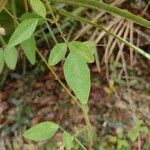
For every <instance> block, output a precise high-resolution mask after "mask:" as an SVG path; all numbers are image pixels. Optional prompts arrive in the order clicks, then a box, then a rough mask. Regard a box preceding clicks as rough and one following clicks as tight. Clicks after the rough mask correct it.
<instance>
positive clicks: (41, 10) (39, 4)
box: [30, 0, 46, 18]
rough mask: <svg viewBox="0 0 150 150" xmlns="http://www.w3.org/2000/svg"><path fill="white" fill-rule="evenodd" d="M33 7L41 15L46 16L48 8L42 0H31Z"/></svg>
mask: <svg viewBox="0 0 150 150" xmlns="http://www.w3.org/2000/svg"><path fill="white" fill-rule="evenodd" d="M30 4H31V7H32V9H33V10H34V11H35V12H36V13H37V14H38V15H40V16H41V17H43V18H46V9H45V6H44V5H43V3H42V2H41V1H40V0H30Z"/></svg>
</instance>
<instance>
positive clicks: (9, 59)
mask: <svg viewBox="0 0 150 150" xmlns="http://www.w3.org/2000/svg"><path fill="white" fill-rule="evenodd" d="M4 58H5V62H6V65H7V66H8V68H9V69H12V70H14V69H15V67H16V64H17V59H18V51H17V49H16V48H15V47H12V48H8V47H6V48H5V49H4Z"/></svg>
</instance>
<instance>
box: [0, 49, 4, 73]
mask: <svg viewBox="0 0 150 150" xmlns="http://www.w3.org/2000/svg"><path fill="white" fill-rule="evenodd" d="M3 68H4V52H3V49H2V48H0V73H1V72H2V71H3Z"/></svg>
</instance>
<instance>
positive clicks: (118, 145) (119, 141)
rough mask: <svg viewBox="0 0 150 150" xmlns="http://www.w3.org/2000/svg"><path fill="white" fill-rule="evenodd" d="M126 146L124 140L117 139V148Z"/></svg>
mask: <svg viewBox="0 0 150 150" xmlns="http://www.w3.org/2000/svg"><path fill="white" fill-rule="evenodd" d="M127 147H128V142H127V141H126V140H122V139H118V141H117V150H120V149H123V148H127Z"/></svg>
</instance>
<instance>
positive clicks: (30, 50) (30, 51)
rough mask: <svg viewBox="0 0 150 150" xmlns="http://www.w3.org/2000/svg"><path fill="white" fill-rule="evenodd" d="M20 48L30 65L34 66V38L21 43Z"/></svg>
mask: <svg viewBox="0 0 150 150" xmlns="http://www.w3.org/2000/svg"><path fill="white" fill-rule="evenodd" d="M21 46H22V48H23V50H24V53H25V55H26V57H27V58H28V60H29V61H30V63H31V64H32V65H34V64H35V63H36V43H35V39H34V37H33V36H32V37H31V38H29V39H27V40H26V41H24V42H23V43H21Z"/></svg>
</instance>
